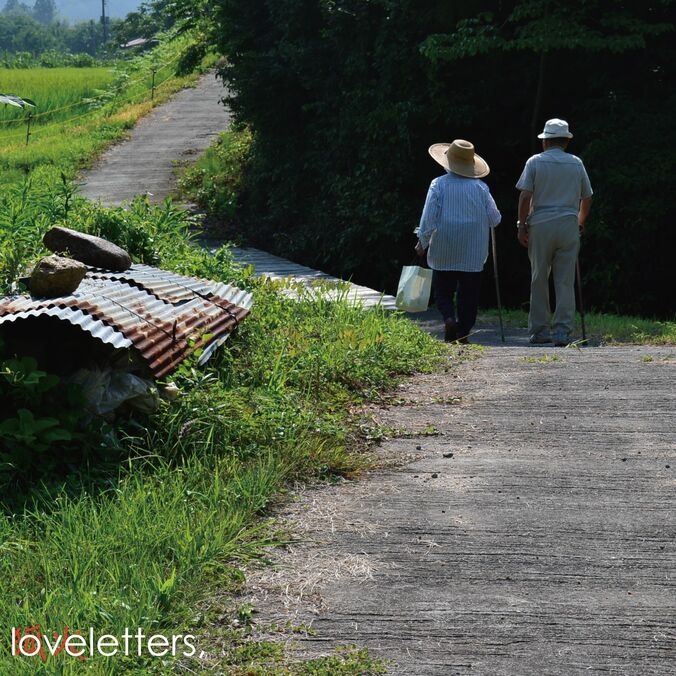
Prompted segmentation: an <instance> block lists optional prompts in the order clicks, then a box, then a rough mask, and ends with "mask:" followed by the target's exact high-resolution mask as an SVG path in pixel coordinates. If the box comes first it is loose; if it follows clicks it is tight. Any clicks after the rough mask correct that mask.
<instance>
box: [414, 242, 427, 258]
mask: <svg viewBox="0 0 676 676" xmlns="http://www.w3.org/2000/svg"><path fill="white" fill-rule="evenodd" d="M425 251H426V249H425V248H424V247H423V245H422V244H421V243H420V240H418V243H417V244H416V245H415V253H416V256H418V257H419V258H422V257H423V256H424V255H425Z"/></svg>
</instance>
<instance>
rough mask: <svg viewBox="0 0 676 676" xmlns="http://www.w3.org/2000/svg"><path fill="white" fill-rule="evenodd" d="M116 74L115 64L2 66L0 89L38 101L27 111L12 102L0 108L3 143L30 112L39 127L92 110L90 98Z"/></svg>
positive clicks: (9, 138) (106, 85)
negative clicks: (36, 66)
mask: <svg viewBox="0 0 676 676" xmlns="http://www.w3.org/2000/svg"><path fill="white" fill-rule="evenodd" d="M113 77H114V73H113V69H112V68H26V69H15V68H0V91H2V92H3V93H4V94H14V95H16V96H21V97H22V98H27V99H32V100H33V101H34V102H35V103H36V104H37V106H36V108H31V109H29V110H28V111H26V110H23V109H19V108H15V107H13V106H3V107H2V108H0V145H7V144H8V143H9V142H10V141H14V140H15V139H16V137H17V128H19V129H20V128H21V127H25V120H26V116H27V114H28V112H31V113H32V114H33V117H34V120H33V126H34V129H36V130H37V129H39V128H40V125H41V124H44V123H47V122H49V121H54V120H60V119H68V118H71V117H73V116H75V115H78V114H79V113H81V112H84V111H87V110H89V109H90V106H91V99H92V98H94V97H96V96H101V95H102V94H103V93H104V92H105V90H106V88H107V87H108V86H109V85H110V84H111V83H112V81H113ZM53 111H55V112H53ZM19 137H21V134H19Z"/></svg>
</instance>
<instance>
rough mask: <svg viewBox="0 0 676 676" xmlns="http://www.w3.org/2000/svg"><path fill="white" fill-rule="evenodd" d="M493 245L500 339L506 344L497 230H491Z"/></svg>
mask: <svg viewBox="0 0 676 676" xmlns="http://www.w3.org/2000/svg"><path fill="white" fill-rule="evenodd" d="M491 245H492V249H493V277H494V278H495V297H496V298H497V301H498V318H499V319H500V338H501V339H502V342H503V343H504V342H505V329H504V326H503V325H502V303H501V301H500V281H499V279H498V247H497V245H496V243H495V228H491Z"/></svg>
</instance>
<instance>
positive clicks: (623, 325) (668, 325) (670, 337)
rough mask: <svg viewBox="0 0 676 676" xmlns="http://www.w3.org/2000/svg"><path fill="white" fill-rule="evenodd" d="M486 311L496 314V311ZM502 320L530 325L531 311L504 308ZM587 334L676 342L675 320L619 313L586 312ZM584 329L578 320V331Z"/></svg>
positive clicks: (604, 339) (609, 339)
mask: <svg viewBox="0 0 676 676" xmlns="http://www.w3.org/2000/svg"><path fill="white" fill-rule="evenodd" d="M484 314H487V315H489V316H491V317H497V310H486V311H484ZM502 316H503V319H504V321H505V322H506V323H508V324H511V325H512V326H517V327H520V328H525V327H527V326H528V313H527V312H524V311H523V310H504V309H503V311H502ZM585 323H586V327H587V336H588V337H593V338H597V339H599V340H601V342H603V343H605V344H607V345H613V344H619V343H631V344H637V345H676V319H674V320H673V321H669V320H657V319H643V318H641V317H630V316H620V315H613V314H606V313H600V312H589V313H586V314H585ZM580 332H581V329H580V324H579V319H578V333H580Z"/></svg>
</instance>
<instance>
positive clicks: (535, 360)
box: [523, 354, 562, 364]
mask: <svg viewBox="0 0 676 676" xmlns="http://www.w3.org/2000/svg"><path fill="white" fill-rule="evenodd" d="M523 360H524V361H525V362H526V363H527V364H551V363H552V362H560V361H562V359H561V357H559V355H558V354H543V355H542V356H541V357H524V358H523Z"/></svg>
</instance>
